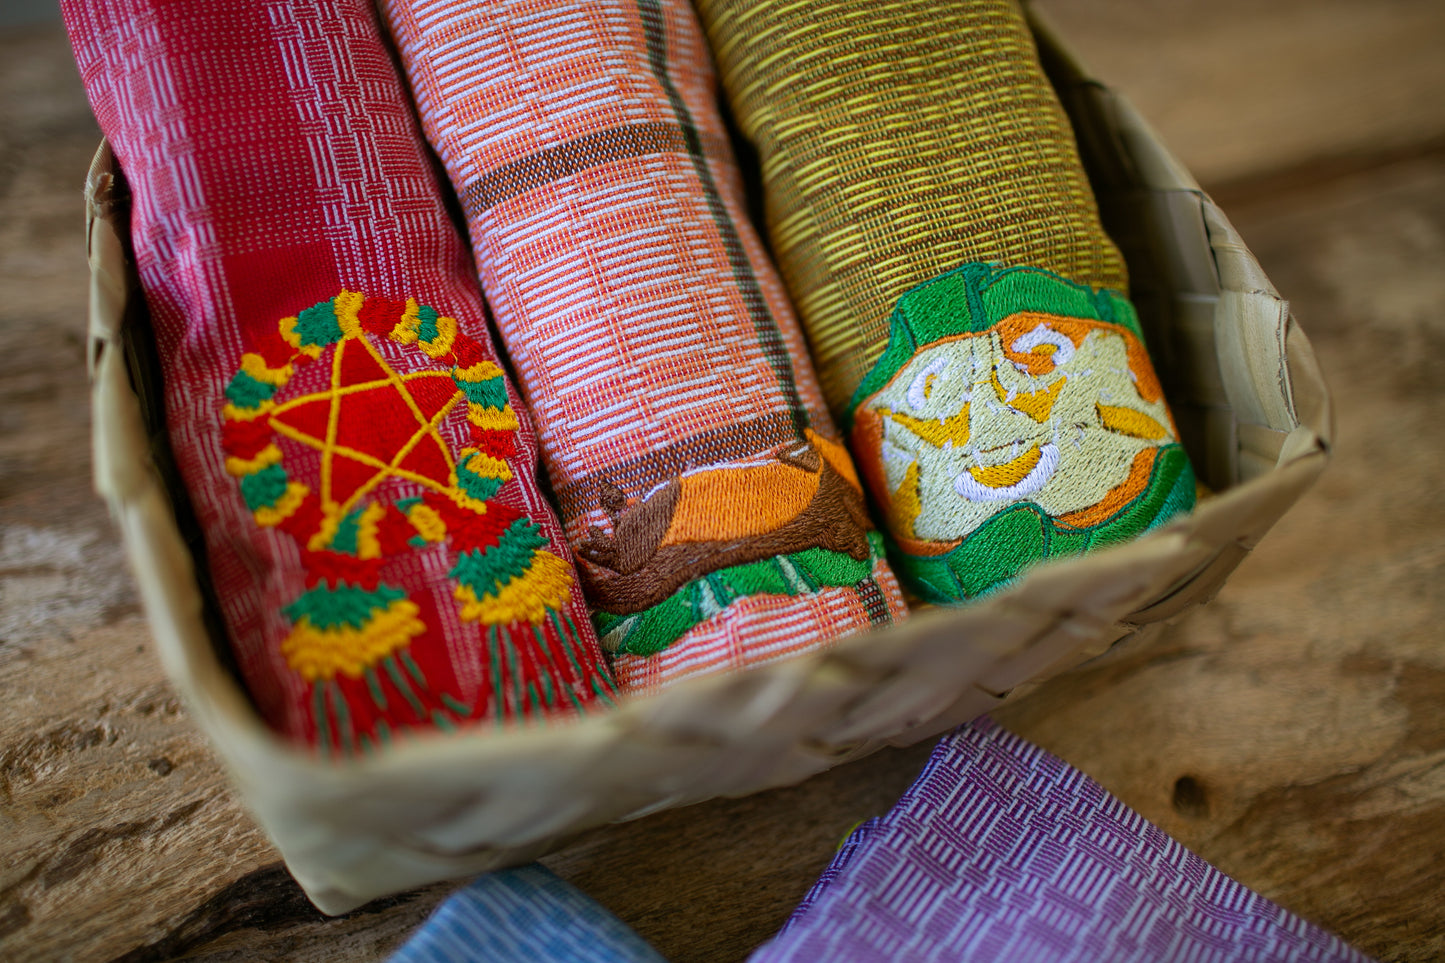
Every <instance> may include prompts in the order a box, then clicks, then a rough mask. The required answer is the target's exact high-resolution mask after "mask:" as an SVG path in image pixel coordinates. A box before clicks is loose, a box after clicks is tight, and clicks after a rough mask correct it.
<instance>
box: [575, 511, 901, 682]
mask: <svg viewBox="0 0 1445 963" xmlns="http://www.w3.org/2000/svg"><path fill="white" fill-rule="evenodd" d="M868 542H869V544H870V545H871V546H872V549H873V551H872V552H871V553H870V555H869V557H868V558H866V559H863V560H862V561H859V560H858V559H855V558H853V557H852V556H849V555H846V554H844V553H843V552H830V551H828V550H827V549H822V548H810V549H806V550H805V551H801V552H795V553H793V554H791V555H780V556H777V557H775V558H770V559H764V560H763V561H761V562H749V563H748V564H746V565H734V566H732V567H731V568H723V569H718V570H717V571H716V572H712V573H709V574H707V575H704V576H702V577H701V578H697V579H693V580H692V581H691V582H688V583H687V584H686V585H684V586H683V587H682V588H680V589H678V590H677V591H676V592H674V593H673V594H672V595H671V596H669V597H668V598H667V599H665V600H663V601H661V602H659V603H657V604H656V605H654V606H653V607H652V608H650V609H647V610H646V611H644V612H638V613H636V614H634V615H625V616H624V615H612V614H610V613H607V612H596V613H594V614H593V616H592V621H593V623H594V624H595V625H596V626H597V634H598V635H600V636H604V637H606V639H605V642H604V645H605V647H607V648H609V649H611V650H612V651H614V652H616V653H623V652H626V653H630V654H632V655H640V656H649V655H656V654H657V653H658V652H661V651H663V650H664V649H666V648H667V647H668V646H669V645H671V644H672V643H674V642H676V641H677V640H678V639H679V638H681V637H682V636H683V635H685V634H686V633H687V632H689V631H690V630H691V629H693V628H694V627H695V626H697V625H700V624H701V623H703V622H706V621H707V620H708V619H710V618H712V617H713V616H714V615H716V614H718V613H719V612H721V611H723V610H724V609H726V608H727V607H728V606H729V605H731V604H732V603H734V602H736V601H738V600H739V599H743V598H748V597H750V596H754V595H785V596H790V597H794V598H796V597H798V596H800V595H807V594H810V593H812V592H816V591H818V590H819V589H820V588H823V587H835V588H836V587H847V586H852V585H857V584H858V583H859V582H861V581H863V580H864V579H866V578H869V577H871V576H872V574H873V566H874V564H875V559H876V558H877V557H878V556H880V555H882V554H883V538H882V536H881V535H879V534H878V533H877V532H869V533H868Z"/></svg>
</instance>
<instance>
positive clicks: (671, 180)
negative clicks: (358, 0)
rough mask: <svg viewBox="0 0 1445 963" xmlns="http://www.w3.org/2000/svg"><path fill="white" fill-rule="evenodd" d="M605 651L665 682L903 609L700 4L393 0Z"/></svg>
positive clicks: (629, 671) (634, 676)
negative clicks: (746, 173) (773, 255)
mask: <svg viewBox="0 0 1445 963" xmlns="http://www.w3.org/2000/svg"><path fill="white" fill-rule="evenodd" d="M382 9H383V13H384V17H385V19H386V20H387V22H388V24H389V26H390V28H391V31H392V33H393V35H394V37H395V38H396V41H397V44H398V47H399V48H400V51H401V55H402V60H403V62H404V63H405V65H406V70H407V75H408V77H409V78H410V80H411V84H412V89H413V91H414V93H415V97H416V101H417V104H418V106H419V108H420V112H421V117H422V124H423V127H424V128H425V129H426V131H427V134H428V136H429V137H430V139H431V141H432V143H433V144H434V146H435V147H436V149H437V151H438V153H439V154H440V156H441V158H442V161H443V163H444V165H445V166H446V169H447V171H448V173H449V174H450V175H451V178H452V182H453V184H454V186H455V187H456V191H457V194H458V196H459V197H460V198H461V202H462V206H463V208H464V210H465V212H466V216H467V220H468V224H469V225H470V228H471V235H472V243H473V247H474V250H475V254H476V263H477V267H478V270H479V271H480V274H481V280H482V286H483V288H484V290H485V291H486V294H487V298H488V300H489V302H490V303H491V305H492V307H493V309H494V311H495V314H496V319H497V323H498V327H499V329H500V331H501V334H502V338H503V341H504V343H505V345H506V347H507V350H508V351H509V352H510V354H511V356H512V358H513V359H514V361H515V363H516V370H517V376H518V380H519V382H520V384H521V386H522V390H523V393H524V395H525V397H526V400H527V403H528V404H529V406H530V407H531V409H532V410H533V411H534V412H535V413H536V417H537V424H538V431H539V437H540V441H541V446H542V453H543V460H544V463H545V464H546V466H547V469H548V472H549V474H550V477H551V480H552V484H553V487H554V490H555V492H556V494H557V498H558V500H559V503H560V506H561V509H562V516H563V519H564V523H565V526H566V530H567V535H568V538H569V539H570V541H571V542H572V544H573V546H574V548H575V550H576V553H577V555H578V556H579V565H580V569H581V572H582V576H583V582H584V586H585V589H586V591H587V595H588V599H589V601H590V603H591V604H592V606H593V608H594V610H595V612H596V613H597V620H598V625H599V629H600V632H601V634H602V638H603V645H604V647H606V648H607V649H609V650H610V651H611V652H613V653H614V667H615V669H616V672H617V673H618V677H619V681H620V682H621V683H622V684H623V685H625V686H629V687H632V688H647V687H652V686H655V685H658V684H661V683H662V682H665V681H668V680H672V679H676V678H681V677H683V676H687V675H690V674H693V673H697V672H706V671H715V670H718V669H722V668H737V667H741V666H745V665H748V664H753V663H756V662H759V661H763V660H768V659H773V658H777V657H780V656H783V655H787V654H789V653H793V652H797V651H800V650H803V649H806V648H809V647H812V646H815V645H818V644H820V643H822V642H825V641H827V640H829V639H832V638H836V637H838V636H840V635H843V634H846V633H849V632H855V631H858V630H860V629H865V628H868V627H869V626H872V625H875V624H877V623H881V622H888V621H890V620H891V619H894V618H897V617H900V616H901V615H903V614H904V611H905V610H904V608H903V604H902V599H901V597H900V594H899V592H898V589H897V587H896V584H895V582H894V580H893V576H892V574H891V573H890V572H889V571H888V569H887V567H886V565H885V564H884V563H883V561H882V560H881V558H880V557H879V550H878V549H879V542H878V541H877V537H876V535H871V534H870V532H869V529H871V527H872V526H871V523H870V522H869V520H868V516H867V513H866V511H865V509H864V507H863V501H862V496H861V489H860V485H859V481H858V478H857V476H856V474H855V472H854V469H853V466H852V462H851V460H850V459H849V457H848V454H847V452H846V451H845V450H844V448H843V447H842V445H841V442H840V439H839V437H838V434H837V432H836V430H835V428H834V427H833V424H832V421H831V419H830V418H829V416H828V413H827V410H826V408H825V406H824V403H823V400H822V396H821V394H820V392H819V390H818V387H817V385H816V382H815V380H814V376H813V372H812V366H811V364H810V362H809V360H808V356H807V353H806V351H805V349H804V344H803V337H802V334H801V332H800V330H799V328H798V325H797V322H796V320H795V318H794V315H793V312H792V307H791V305H790V303H789V301H788V298H787V296H786V294H785V293H784V291H783V289H782V286H781V284H780V282H779V281H778V279H777V276H776V274H775V273H774V271H773V269H772V267H771V266H770V264H769V262H768V259H767V255H766V253H765V251H764V249H763V246H762V243H761V241H760V240H759V238H758V237H757V235H756V233H755V232H754V230H753V229H752V227H751V225H750V224H749V222H748V220H747V218H746V216H745V207H744V199H743V196H742V187H741V182H740V178H739V174H738V170H737V166H736V163H735V161H734V159H733V157H732V153H731V150H730V147H729V143H728V136H727V131H726V129H725V127H724V125H723V121H722V118H721V116H720V114H719V112H718V109H717V105H716V100H715V81H714V77H713V73H712V67H711V63H710V59H709V56H708V53H707V49H706V45H705V43H704V41H703V38H702V34H701V31H700V30H699V28H698V25H697V22H696V19H695V17H694V15H693V13H692V11H691V9H690V8H689V7H688V6H686V5H685V4H684V3H681V2H676V0H665V2H663V0H601V2H597V3H588V4H577V3H567V2H541V3H536V2H526V3H523V2H519V0H518V2H511V0H493V2H484V3H472V2H461V0H455V2H423V0H388V2H384V3H383V4H382Z"/></svg>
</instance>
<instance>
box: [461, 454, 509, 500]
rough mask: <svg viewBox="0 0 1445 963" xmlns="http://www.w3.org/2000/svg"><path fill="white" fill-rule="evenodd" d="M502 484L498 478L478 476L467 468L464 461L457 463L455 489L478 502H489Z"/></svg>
mask: <svg viewBox="0 0 1445 963" xmlns="http://www.w3.org/2000/svg"><path fill="white" fill-rule="evenodd" d="M504 484H506V483H505V482H504V481H503V480H502V479H500V478H488V477H486V476H485V475H478V474H477V473H476V472H474V471H472V470H471V469H470V468H468V467H467V465H466V462H465V461H459V462H457V487H459V488H461V490H462V491H464V492H466V493H467V495H469V496H470V497H472V498H475V499H476V500H477V501H479V502H484V501H487V500H489V499H490V498H491V497H492V496H493V495H495V494H496V493H497V492H498V491H499V490H500V489H501V487H502V485H504Z"/></svg>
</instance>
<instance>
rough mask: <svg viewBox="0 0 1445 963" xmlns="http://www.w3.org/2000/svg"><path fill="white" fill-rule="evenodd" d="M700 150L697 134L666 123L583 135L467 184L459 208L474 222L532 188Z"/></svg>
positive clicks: (699, 138)
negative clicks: (593, 170)
mask: <svg viewBox="0 0 1445 963" xmlns="http://www.w3.org/2000/svg"><path fill="white" fill-rule="evenodd" d="M703 150H704V147H703V143H702V137H701V135H700V134H699V133H698V132H697V131H696V130H693V129H691V128H684V127H683V125H681V124H669V123H667V122H665V121H651V122H649V123H645V124H625V125H623V126H621V127H612V128H609V129H608V130H600V131H598V132H596V133H595V134H587V135H585V136H582V137H578V138H577V139H576V140H570V141H568V142H567V143H565V144H558V145H557V146H556V147H548V148H547V149H545V150H540V151H538V152H537V153H535V154H528V155H527V156H526V157H523V158H521V159H519V160H515V161H512V162H511V163H510V164H505V165H503V166H501V167H499V168H497V169H496V170H494V171H492V172H491V173H490V174H488V175H487V176H485V177H483V178H482V179H481V180H477V181H473V182H472V183H470V184H468V185H467V187H466V189H465V190H463V191H462V203H463V205H465V207H466V209H467V213H468V214H469V215H470V216H472V217H476V216H477V215H479V214H481V213H482V212H484V211H486V210H487V209H488V208H491V207H495V206H496V205H498V204H501V203H502V202H503V201H509V200H511V199H512V198H514V197H517V196H519V195H521V194H525V193H527V192H528V191H530V190H532V189H533V188H537V187H541V186H542V185H543V184H550V183H552V182H553V181H560V180H561V179H562V178H564V177H571V176H572V175H573V174H576V173H578V172H579V171H585V170H587V169H589V168H592V167H601V166H602V165H603V164H608V163H611V162H613V161H619V160H627V159H628V158H632V157H645V156H647V155H648V154H666V153H673V154H696V155H701V153H702V152H703Z"/></svg>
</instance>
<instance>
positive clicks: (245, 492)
mask: <svg viewBox="0 0 1445 963" xmlns="http://www.w3.org/2000/svg"><path fill="white" fill-rule="evenodd" d="M289 481H290V479H289V478H288V477H287V476H286V469H284V468H282V467H281V466H280V465H268V466H266V467H265V468H262V469H261V470H260V471H258V472H253V473H252V474H249V475H242V476H241V497H242V498H244V499H245V500H246V507H247V508H249V509H250V510H251V511H253V512H254V511H256V510H257V509H260V508H271V507H272V506H274V505H275V504H276V502H278V501H280V499H281V496H282V495H285V494H286V484H287V482H289Z"/></svg>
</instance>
